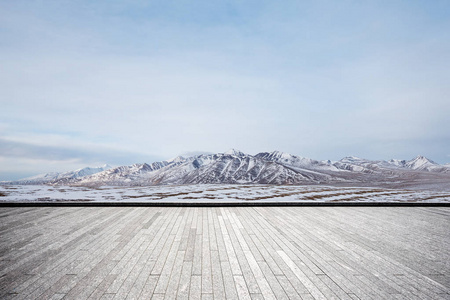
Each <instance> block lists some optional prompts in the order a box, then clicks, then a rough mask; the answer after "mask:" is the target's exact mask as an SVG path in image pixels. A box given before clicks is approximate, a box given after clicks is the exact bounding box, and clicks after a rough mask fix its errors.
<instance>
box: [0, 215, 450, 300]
mask: <svg viewBox="0 0 450 300" xmlns="http://www.w3.org/2000/svg"><path fill="white" fill-rule="evenodd" d="M150 298H152V299H450V208H449V207H270V206H268V207H11V208H8V207H1V208H0V299H150Z"/></svg>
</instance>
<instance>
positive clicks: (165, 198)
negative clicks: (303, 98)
mask: <svg viewBox="0 0 450 300" xmlns="http://www.w3.org/2000/svg"><path fill="white" fill-rule="evenodd" d="M5 202H16V203H17V202H24V203H25V202H27V203H28V202H80V203H83V202H84V203H85V202H116V203H117V202H139V203H149V202H152V203H156V202H170V203H206V202H212V203H237V202H265V203H267V202H288V203H292V202H306V203H311V202H421V203H450V192H437V191H413V190H404V189H384V188H360V187H335V186H323V185H320V186H315V185H314V186H311V185H309V186H296V185H234V184H197V185H170V186H146V187H142V186H139V187H113V186H103V187H95V188H94V187H74V186H47V185H4V186H0V203H5Z"/></svg>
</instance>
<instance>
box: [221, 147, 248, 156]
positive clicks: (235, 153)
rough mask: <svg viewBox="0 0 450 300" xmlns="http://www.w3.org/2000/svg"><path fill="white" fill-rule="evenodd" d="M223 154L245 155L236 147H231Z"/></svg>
mask: <svg viewBox="0 0 450 300" xmlns="http://www.w3.org/2000/svg"><path fill="white" fill-rule="evenodd" d="M223 154H227V155H235V156H245V153H244V152H242V151H239V150H237V149H233V148H231V149H230V150H228V151H226V152H224V153H223Z"/></svg>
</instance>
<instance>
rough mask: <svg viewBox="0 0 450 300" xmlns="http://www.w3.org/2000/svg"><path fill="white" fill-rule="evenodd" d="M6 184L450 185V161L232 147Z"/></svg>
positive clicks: (443, 186) (36, 177) (436, 186)
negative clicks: (332, 157)
mask: <svg viewBox="0 0 450 300" xmlns="http://www.w3.org/2000/svg"><path fill="white" fill-rule="evenodd" d="M2 183H3V184H50V185H80V186H101V185H111V186H147V185H169V184H172V185H179V184H280V185H281V184H329V185H345V186H384V187H392V188H398V187H402V188H405V187H408V188H433V189H435V188H439V189H450V165H439V164H437V163H435V162H433V161H432V160H430V159H428V158H426V157H424V156H420V155H419V156H417V157H415V158H413V159H411V160H394V159H392V160H389V161H384V160H378V161H373V160H368V159H362V158H358V157H353V156H349V157H344V158H343V159H341V160H339V161H334V162H333V161H329V160H328V161H318V160H314V159H310V158H305V157H300V156H295V155H291V154H288V153H284V152H279V151H273V152H262V153H258V154H256V155H249V154H245V153H243V152H241V151H238V150H235V149H231V150H229V151H227V152H224V153H217V154H203V155H197V156H192V157H182V156H178V157H176V158H174V159H171V160H167V161H161V162H154V163H152V164H147V163H142V164H133V165H131V166H120V167H116V168H112V167H110V166H108V165H105V166H102V167H99V168H84V169H79V170H76V171H72V172H65V173H48V174H43V175H37V176H34V177H29V178H24V179H21V180H17V181H11V182H2Z"/></svg>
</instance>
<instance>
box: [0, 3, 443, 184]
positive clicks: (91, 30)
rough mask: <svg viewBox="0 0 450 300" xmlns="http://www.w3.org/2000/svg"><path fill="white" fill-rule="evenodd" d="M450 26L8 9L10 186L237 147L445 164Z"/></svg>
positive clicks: (300, 6)
mask: <svg viewBox="0 0 450 300" xmlns="http://www.w3.org/2000/svg"><path fill="white" fill-rule="evenodd" d="M449 12H450V2H449V1H446V0H443V1H440V0H434V1H427V0H423V1H415V0H408V1H406V0H405V1H397V0H389V1H383V0H377V1H346V0H342V1H321V0H319V1H317V0H315V1H298V0H296V1H290V0H286V1H261V0H258V1H251V0H250V1H185V0H180V1H171V0H163V1H150V0H146V1H140V0H129V1H121V0H111V1H87V0H86V1H84V0H70V1H68V0H55V1H46V0H40V1H39V0H35V1H22V0H15V1H2V0H0V70H1V72H0V180H14V179H18V178H23V177H26V176H31V175H35V174H39V173H45V172H51V171H69V170H74V169H77V168H81V167H85V166H100V165H103V164H105V163H108V164H110V165H113V166H114V165H115V166H119V165H129V164H133V163H139V162H148V163H150V162H154V161H160V160H165V159H170V158H172V157H175V156H177V155H179V154H183V153H185V154H186V153H197V152H199V151H201V152H212V153H218V152H224V151H227V150H228V149H230V148H236V149H239V150H241V151H243V152H245V153H249V154H256V153H259V152H266V151H274V150H279V151H283V152H288V153H291V154H294V155H298V156H303V157H309V158H313V159H319V160H325V159H331V160H339V159H341V158H343V157H345V156H349V155H353V156H358V157H363V158H367V159H374V160H379V159H390V158H399V159H411V158H413V157H415V156H416V155H418V154H421V155H425V156H427V157H428V158H430V159H432V160H434V161H436V162H438V163H448V162H450V129H449V128H450V82H449V81H450V71H449V70H450V14H449Z"/></svg>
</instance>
